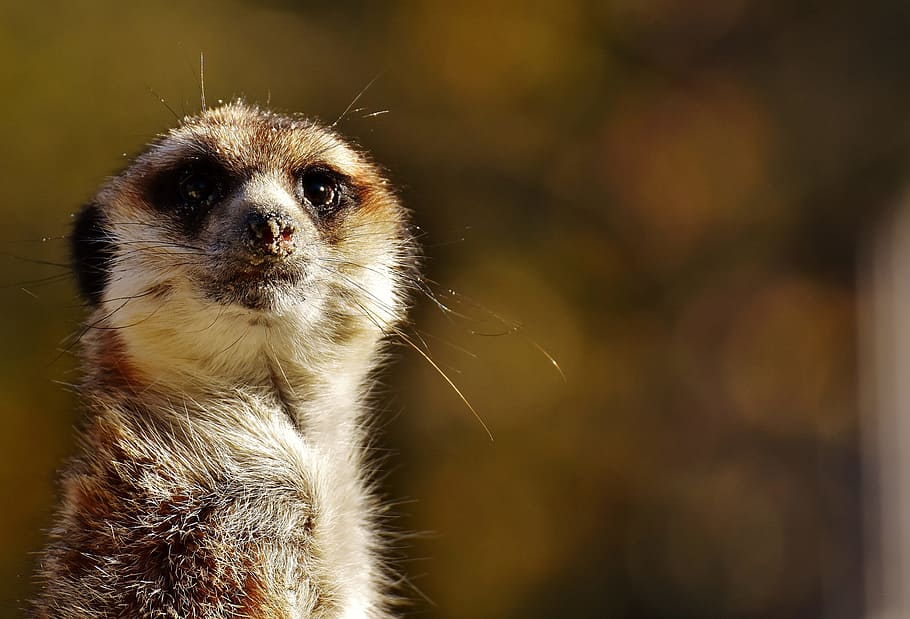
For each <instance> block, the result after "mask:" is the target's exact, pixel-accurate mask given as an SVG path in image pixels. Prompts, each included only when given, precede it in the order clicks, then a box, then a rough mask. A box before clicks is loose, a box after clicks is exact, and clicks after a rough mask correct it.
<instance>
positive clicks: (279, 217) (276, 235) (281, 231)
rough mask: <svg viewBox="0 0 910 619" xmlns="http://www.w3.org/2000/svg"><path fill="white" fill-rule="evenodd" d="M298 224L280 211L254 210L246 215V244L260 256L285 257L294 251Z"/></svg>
mask: <svg viewBox="0 0 910 619" xmlns="http://www.w3.org/2000/svg"><path fill="white" fill-rule="evenodd" d="M296 234H297V226H296V225H295V224H294V222H293V221H292V220H291V218H290V217H289V216H288V215H286V214H284V213H280V212H266V213H263V212H261V211H258V210H252V211H250V213H249V214H248V215H247V217H246V239H245V241H246V245H247V247H248V248H249V249H250V251H251V252H252V253H253V254H254V255H256V256H257V257H258V256H267V257H275V258H283V257H285V256H288V255H290V254H292V253H293V252H294V250H295V249H296V248H297V243H296V238H295V237H296Z"/></svg>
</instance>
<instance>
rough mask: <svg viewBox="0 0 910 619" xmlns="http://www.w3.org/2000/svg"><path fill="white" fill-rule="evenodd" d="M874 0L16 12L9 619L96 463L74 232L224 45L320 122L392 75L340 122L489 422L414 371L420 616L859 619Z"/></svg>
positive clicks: (405, 401) (4, 151) (877, 174)
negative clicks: (383, 175) (100, 188)
mask: <svg viewBox="0 0 910 619" xmlns="http://www.w3.org/2000/svg"><path fill="white" fill-rule="evenodd" d="M858 5H859V3H848V2H840V1H838V0H835V1H833V2H825V3H820V2H805V3H767V2H760V1H759V0H695V1H694V2H685V3H682V2H676V3H674V2H669V1H668V0H613V1H607V2H597V1H586V0H567V1H563V2H556V1H553V2H510V1H507V0H505V1H496V2H479V1H467V2H460V3H446V2H400V1H396V2H386V3H360V2H354V1H350V0H346V1H341V2H336V3H331V6H330V7H328V8H327V7H326V6H324V5H323V3H309V2H292V1H291V0H285V1H280V0H273V1H271V2H239V1H234V2H213V1H198V2H161V3H126V2H112V1H104V2H92V3H72V2H59V1H51V2H44V3H34V4H27V3H18V2H11V1H9V0H6V1H5V2H2V3H0V83H2V84H3V90H2V92H3V96H2V97H0V111H2V113H0V135H2V139H0V181H2V183H0V186H2V190H0V192H2V194H0V195H2V199H0V215H2V221H3V225H2V228H0V261H2V264H3V270H2V279H0V286H2V288H0V308H2V311H3V312H4V314H3V320H2V321H0V389H2V395H3V397H2V398H0V420H2V421H0V423H2V424H3V431H2V432H0V480H2V483H0V492H2V500H0V504H2V506H3V507H2V509H0V549H2V553H0V616H4V617H5V616H9V617H15V616H22V610H21V609H23V608H24V607H25V605H26V600H27V599H28V596H29V595H30V592H31V591H32V586H33V585H32V582H31V572H32V565H33V561H34V553H35V552H36V551H37V550H38V549H39V548H40V547H41V545H42V539H43V533H42V530H43V529H44V528H46V527H47V526H48V524H49V522H50V515H51V508H52V505H53V502H54V492H55V488H54V479H55V475H56V471H57V470H59V467H60V466H61V463H62V462H63V461H64V459H65V457H66V456H67V455H68V454H70V453H72V451H73V449H74V446H73V444H72V427H73V425H74V424H75V423H77V422H78V419H79V415H78V412H77V408H76V404H75V398H74V397H73V396H72V395H71V394H70V392H69V391H68V389H67V387H66V386H65V384H66V383H72V382H75V381H77V380H78V373H77V372H76V370H75V369H74V368H75V365H76V363H75V359H74V357H73V355H72V353H71V352H68V351H66V348H67V339H66V338H67V337H68V336H69V335H70V334H72V333H73V332H74V331H75V330H76V328H77V325H78V321H79V320H80V317H81V316H82V308H81V307H80V305H79V302H78V301H77V299H76V295H75V289H74V285H73V282H72V281H71V279H70V278H69V277H68V275H67V272H66V270H65V268H63V267H61V266H59V265H61V264H62V263H65V261H66V240H65V238H64V237H65V235H66V234H67V226H68V224H69V220H70V214H71V213H73V212H74V211H75V210H76V209H77V208H78V207H79V205H80V204H81V203H82V202H84V201H85V200H86V199H87V198H88V197H89V196H90V195H91V194H92V192H93V190H94V188H95V187H96V186H97V184H98V183H99V182H100V181H101V179H102V178H104V176H105V175H108V174H110V173H113V172H115V171H117V170H118V169H119V168H120V167H122V166H123V165H124V163H125V161H126V158H127V157H128V156H130V155H132V154H135V153H136V152H137V151H139V150H140V149H141V147H142V145H143V144H145V143H146V142H148V141H149V140H150V139H152V138H153V137H154V136H155V135H156V134H157V133H159V132H161V131H164V130H166V129H167V128H168V127H170V126H172V125H173V124H174V123H175V117H174V116H175V114H176V115H177V116H182V115H183V114H191V113H194V112H196V111H198V110H199V108H200V95H199V91H200V80H199V70H198V62H199V54H200V52H203V53H204V54H205V64H206V71H205V89H206V95H207V98H208V103H209V104H213V103H214V102H216V101H217V100H219V99H220V100H230V99H232V98H235V97H238V96H242V97H244V98H246V99H247V100H249V101H251V102H256V103H261V104H267V103H268V104H269V105H271V106H273V107H275V108H276V109H278V110H282V111H295V112H296V111H299V112H303V113H305V114H307V115H310V116H314V117H318V118H321V119H322V120H324V121H326V122H332V121H333V120H334V119H335V118H337V117H338V116H339V115H341V113H342V112H343V111H344V110H345V108H346V107H348V104H349V103H350V102H351V101H352V100H353V99H354V97H355V96H356V95H357V94H358V92H360V91H361V90H362V89H363V88H364V87H365V86H366V85H367V84H369V83H370V82H371V81H372V80H374V78H375V82H373V83H372V86H371V87H370V88H369V89H367V90H366V92H364V93H363V95H362V97H360V99H359V100H358V101H357V103H356V105H354V107H353V109H352V110H351V111H350V112H349V113H348V114H347V115H346V117H345V118H344V119H343V120H342V121H341V122H340V123H339V127H340V129H341V131H342V132H343V133H345V134H346V135H349V136H351V137H353V138H354V139H356V140H357V141H358V142H359V143H360V144H362V145H363V146H364V147H365V148H367V149H368V150H370V151H371V152H373V153H374V155H375V157H376V158H377V159H378V160H379V161H380V162H382V163H383V164H384V165H385V166H387V167H388V169H389V171H390V172H389V173H390V176H391V178H392V180H393V182H394V183H395V184H396V185H397V186H398V187H400V188H401V195H402V198H403V200H404V201H405V203H406V204H407V206H408V207H409V208H411V209H413V211H414V220H415V224H416V225H418V226H419V227H420V234H421V242H422V243H423V245H424V250H425V254H426V256H427V258H426V261H425V271H426V273H427V276H428V278H430V279H431V280H432V281H433V282H435V283H434V284H433V285H432V288H433V290H434V291H435V293H436V294H437V295H438V298H439V299H440V300H441V301H442V302H444V303H445V304H446V305H447V306H448V307H449V308H451V309H452V310H453V312H444V311H441V310H440V309H439V308H438V307H436V306H435V305H434V304H433V303H431V302H430V301H429V299H418V304H417V307H416V308H415V311H414V313H413V319H414V325H413V328H412V329H411V333H412V334H414V336H415V339H416V338H422V339H423V341H425V342H426V345H427V347H428V348H429V350H430V352H431V355H432V357H433V359H434V360H435V362H436V363H437V364H438V365H439V366H440V367H441V368H442V369H443V370H444V371H445V372H446V373H447V374H448V376H449V377H451V379H452V380H453V381H454V382H455V383H456V384H457V385H458V387H459V388H460V389H461V390H462V391H463V393H464V394H465V396H466V397H467V398H468V400H469V401H470V402H471V404H472V405H473V407H474V408H475V409H476V410H477V411H478V413H479V415H480V416H481V417H482V418H483V420H484V422H485V423H486V424H487V425H488V426H489V427H490V429H491V431H492V433H493V435H494V437H495V440H494V441H493V442H491V441H490V440H489V438H488V437H487V435H486V433H485V431H484V429H483V427H482V426H481V424H480V423H478V421H477V420H476V419H474V417H473V415H472V414H471V411H470V410H469V409H468V408H467V407H466V406H465V405H464V404H463V403H462V402H461V401H460V400H459V398H458V396H457V394H456V393H455V392H454V391H453V390H452V389H451V388H449V386H448V385H447V384H446V383H445V381H444V380H443V379H442V378H441V377H440V376H439V375H437V374H436V372H435V371H434V370H433V368H432V367H430V365H429V364H428V363H426V361H425V360H424V359H423V358H422V357H421V356H420V355H418V354H417V353H415V352H414V351H411V350H408V349H407V347H404V346H402V347H400V349H398V350H397V356H398V362H397V363H396V364H395V365H394V366H392V367H391V368H390V369H389V371H388V372H387V373H386V374H385V375H384V380H383V388H382V390H381V393H380V394H379V396H378V401H379V403H380V405H381V408H382V410H383V411H384V412H382V413H380V415H382V418H381V424H380V425H381V426H382V427H383V438H382V441H381V443H380V445H381V446H382V447H383V449H384V450H385V449H388V450H389V451H391V454H389V455H388V456H387V457H386V459H385V463H384V464H383V465H382V466H383V468H384V471H385V474H386V476H385V481H384V484H385V488H386V492H387V494H388V496H389V497H390V500H391V501H394V502H395V503H396V505H395V507H394V508H393V511H394V513H397V514H398V515H399V516H398V518H397V519H395V520H394V521H393V526H394V527H395V528H397V529H399V530H401V531H406V532H411V533H415V534H414V535H410V536H407V537H405V538H403V539H402V542H401V544H400V548H398V550H397V552H398V553H399V554H400V557H399V558H400V567H401V569H402V571H403V573H404V577H403V579H402V581H403V584H402V591H403V593H404V594H405V595H406V596H408V597H410V598H411V599H413V605H412V608H411V611H410V612H411V613H412V614H413V616H420V617H440V618H442V617H445V618H465V617H478V618H480V617H490V618H492V617H497V618H498V617H502V618H505V617H515V618H518V617H521V618H538V617H539V618H550V617H592V618H593V617H611V618H630V619H631V618H636V619H638V618H644V619H648V618H654V619H658V618H668V619H669V618H674V619H675V618H682V619H685V618H693V619H695V618H704V617H729V618H736V619H740V618H742V619H747V618H765V617H775V618H778V619H791V618H792V619H803V618H805V619H810V618H812V619H815V618H818V617H825V618H835V617H836V618H840V617H843V618H848V617H858V616H860V615H861V614H862V612H863V607H864V594H863V572H864V561H865V557H866V554H867V550H868V548H867V544H864V542H863V540H864V535H863V530H862V517H863V509H864V508H863V503H864V500H863V498H862V497H863V494H862V491H863V488H862V485H861V482H860V480H861V477H862V475H861V473H862V471H861V457H860V444H861V443H860V434H859V433H860V428H861V423H860V422H861V419H860V416H859V414H858V405H857V400H858V396H857V360H856V357H857V343H856V340H857V336H856V334H857V326H856V321H857V318H856V309H855V308H856V272H857V266H856V264H857V254H858V251H859V248H860V247H861V246H862V243H863V242H864V239H865V238H867V237H868V235H869V234H871V231H872V230H873V227H872V224H873V223H874V222H875V221H876V220H877V219H878V216H879V214H880V213H882V212H883V211H884V209H885V207H886V206H887V205H888V204H889V200H890V199H891V196H892V195H893V193H894V192H895V190H897V189H898V188H899V187H900V185H901V183H902V181H903V180H904V175H905V171H906V161H907V155H908V153H910V151H908V145H910V124H908V122H907V121H908V120H910V114H908V110H910V79H908V78H907V60H908V58H910V56H908V53H910V44H908V41H910V11H908V9H907V7H906V6H905V3H901V2H897V1H893V2H888V1H880V2H878V3H875V4H869V5H868V6H865V7H860V6H858ZM162 99H163V100H164V102H162V101H161V100H162ZM375 112H382V113H381V114H374V113H375ZM517 324H520V325H521V327H520V328H518V329H516V328H515V326H516V325H517ZM61 351H63V352H61ZM548 355H552V357H553V358H554V359H556V360H557V362H558V364H559V368H560V369H559V370H557V369H556V368H555V367H554V365H553V364H551V363H550V360H549V358H548ZM561 374H564V376H565V378H564V379H563V376H562V375H561Z"/></svg>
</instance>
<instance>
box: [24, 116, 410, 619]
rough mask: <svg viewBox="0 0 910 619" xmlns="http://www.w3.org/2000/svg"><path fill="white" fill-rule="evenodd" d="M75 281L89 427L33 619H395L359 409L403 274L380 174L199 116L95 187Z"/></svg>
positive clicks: (370, 166)
mask: <svg viewBox="0 0 910 619" xmlns="http://www.w3.org/2000/svg"><path fill="white" fill-rule="evenodd" d="M72 259H73V264H74V269H75V273H76V279H77V282H78V285H79V288H80V291H81V293H82V295H83V296H84V298H85V300H86V302H87V304H88V305H89V307H90V311H91V313H90V316H89V318H88V321H87V323H86V326H85V329H84V331H83V334H82V337H81V343H82V365H83V370H84V378H83V382H82V384H81V386H80V387H79V392H80V397H81V400H82V402H83V403H84V407H85V409H86V410H87V415H86V420H85V422H84V425H83V427H82V428H81V430H80V431H79V435H78V444H79V448H78V453H77V455H76V457H75V458H74V459H73V461H72V462H71V463H70V464H69V466H68V468H67V469H66V470H65V471H64V472H63V474H62V481H61V494H62V499H61V505H60V507H59V509H58V512H57V516H56V520H55V521H54V524H53V527H52V530H51V532H50V537H51V539H50V542H49V545H48V547H47V548H46V549H45V551H44V552H43V553H42V554H41V555H40V557H39V567H38V578H39V582H40V587H41V590H40V593H39V595H38V598H37V600H36V602H35V605H34V613H33V614H34V616H36V617H40V618H48V619H51V618H53V619H68V618H73V619H75V618H80V619H85V618H102V617H103V618H113V617H142V618H146V617H148V618H152V617H168V618H206V619H216V618H219V619H220V618H227V617H257V618H279V617H281V618H291V617H293V618H300V617H314V618H316V617H318V618H329V617H371V618H372V617H376V618H378V617H387V616H390V615H389V613H390V612H391V610H390V603H389V601H390V599H391V598H390V596H389V593H388V590H389V585H390V577H389V575H388V573H387V570H386V569H385V568H384V562H383V552H382V548H381V542H380V540H381V534H380V533H379V532H378V529H379V528H380V527H379V526H378V524H377V507H376V506H377V503H376V501H375V500H374V498H373V492H372V490H371V483H370V478H369V475H368V474H367V472H366V470H365V464H364V462H365V456H364V444H365V441H366V440H367V439H368V438H369V437H368V436H366V435H367V432H366V430H365V427H366V426H365V423H364V415H365V412H366V404H365V399H366V395H367V393H368V391H369V388H370V383H371V376H372V374H373V371H374V370H375V369H376V367H377V365H378V363H379V362H380V361H381V359H382V357H383V354H382V351H383V343H384V342H385V341H387V339H388V338H387V337H386V336H387V335H388V334H389V333H392V332H395V331H396V330H397V329H398V328H399V325H400V324H401V322H402V321H403V318H404V313H405V310H406V305H407V294H406V291H407V289H408V288H409V287H410V284H409V282H412V281H413V279H412V277H413V274H414V272H415V262H416V252H415V245H414V242H413V240H412V237H411V235H410V234H409V224H408V216H407V213H406V211H405V210H404V209H403V208H402V206H401V205H400V204H399V201H398V199H397V198H396V195H395V194H394V192H393V190H392V189H391V187H390V185H389V183H388V182H387V181H386V180H385V178H384V177H383V174H382V172H381V170H380V169H379V168H378V167H377V165H376V164H374V163H372V161H371V160H370V159H369V157H368V156H366V155H365V154H363V153H362V152H360V151H359V150H358V149H356V148H354V147H353V146H351V145H350V144H349V143H347V142H346V141H345V140H344V139H342V138H341V137H340V136H339V135H338V134H336V133H335V131H334V130H333V129H331V128H327V127H323V126H319V125H317V124H315V123H314V122H311V121H308V120H305V119H303V118H298V117H294V116H288V115H282V114H278V113H274V112H271V111H268V110H265V109H261V108H258V107H255V106H251V105H248V104H245V103H243V102H239V101H238V102H232V103H229V104H226V105H223V106H221V107H217V108H212V109H208V110H204V111H202V112H201V113H200V114H199V115H197V116H194V117H188V118H185V119H183V121H182V123H181V124H180V126H178V127H177V128H175V129H173V130H171V131H170V132H169V133H166V134H164V135H162V136H161V137H160V138H159V139H157V140H156V141H154V142H153V143H152V144H151V145H150V146H149V147H148V148H147V150H145V151H144V152H143V153H142V154H140V155H139V156H138V157H136V158H135V159H134V160H133V162H132V163H131V164H130V165H129V166H128V167H127V168H126V169H125V171H123V172H122V173H120V174H119V175H117V176H115V177H113V178H112V179H110V180H108V181H107V182H106V183H105V184H104V185H103V186H102V187H101V188H100V190H99V191H98V192H97V194H96V195H95V197H94V198H93V199H92V200H91V201H90V202H89V203H88V205H87V206H85V207H84V208H83V209H82V210H81V212H80V213H79V214H78V215H77V217H76V220H75V225H74V228H73V234H72Z"/></svg>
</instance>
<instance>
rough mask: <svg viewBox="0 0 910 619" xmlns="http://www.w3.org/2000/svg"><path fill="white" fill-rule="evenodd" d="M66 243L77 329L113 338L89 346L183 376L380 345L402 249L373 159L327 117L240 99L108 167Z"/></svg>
mask: <svg viewBox="0 0 910 619" xmlns="http://www.w3.org/2000/svg"><path fill="white" fill-rule="evenodd" d="M72 251H73V262H74V266H75V272H76V276H77V281H78V284H79V288H80V290H81V292H82V294H83V296H84V297H85V299H86V300H87V302H88V303H89V304H90V305H91V306H92V308H93V309H94V314H93V316H92V318H91V319H90V323H89V333H87V338H94V339H93V340H90V342H91V341H101V340H103V341H104V342H105V343H106V345H107V348H108V350H107V351H106V352H97V351H96V353H95V354H101V355H108V356H110V355H111V354H113V353H112V352H111V350H113V349H116V350H117V351H118V352H117V355H119V356H121V357H123V358H118V360H117V361H118V363H122V362H124V361H126V362H129V363H131V364H133V365H137V366H140V368H141V367H142V366H146V365H149V364H151V365H152V366H155V365H156V360H159V361H160V363H161V364H164V365H166V366H167V367H168V368H170V369H176V368H182V369H183V370H184V371H185V372H187V373H190V374H192V373H194V372H198V371H199V367H200V366H204V367H206V368H208V369H209V370H211V371H212V372H215V373H218V372H221V373H222V374H223V373H224V371H225V370H229V369H230V368H234V369H236V370H237V373H242V372H247V373H248V372H249V368H248V366H249V364H250V363H252V362H254V361H256V359H258V358H259V357H260V356H261V355H262V354H268V353H269V352H270V351H271V352H274V353H275V354H278V355H279V356H282V355H281V352H282V351H284V353H285V355H284V356H289V355H290V356H295V357H297V358H299V359H300V360H302V361H303V362H306V361H307V359H310V360H312V359H314V358H317V357H320V356H322V357H325V356H329V357H332V351H333V350H334V351H338V355H342V353H341V352H340V351H343V350H344V349H345V346H346V343H348V342H351V344H350V346H352V347H354V349H355V350H356V348H357V347H364V346H367V347H369V342H373V343H374V344H375V342H376V341H377V340H378V339H379V338H380V337H381V335H382V333H383V332H384V331H385V330H386V329H387V328H390V327H392V326H393V325H394V324H395V323H396V322H397V321H399V320H400V318H401V314H402V313H403V301H402V297H403V294H402V291H403V289H404V287H405V278H406V272H407V270H408V269H409V268H410V263H411V262H412V252H411V243H410V241H409V237H408V233H407V228H406V216H405V212H404V210H403V209H402V208H401V206H400V205H399V203H398V201H397V199H396V198H395V196H394V194H393V193H392V191H391V190H390V188H389V186H388V184H387V182H386V181H385V179H384V178H383V177H382V175H381V173H380V171H379V170H378V169H377V167H376V166H375V165H374V164H372V163H371V162H370V161H369V160H368V159H367V158H366V157H365V156H364V155H363V154H361V153H360V152H358V151H357V150H355V149H354V148H352V147H351V146H349V145H348V144H347V143H346V142H345V141H343V140H342V139H341V138H340V137H339V136H337V135H336V134H335V133H334V132H333V131H331V130H329V129H326V128H322V127H320V126H318V125H316V124H314V123H312V122H310V121H307V120H303V119H299V118H295V117H290V116H285V115H280V114H275V113H272V112H269V111H266V110H262V109H259V108H256V107H251V106H247V105H245V104H242V103H239V102H238V103H231V104H228V105H225V106H222V107H219V108H216V109H210V110H207V111H204V112H203V113H201V114H200V115H198V116H195V117H192V118H187V119H185V120H184V122H183V123H182V125H181V126H179V127H177V128H176V129H173V130H172V131H170V132H169V133H167V134H165V135H163V136H162V137H160V138H159V139H158V140H157V141H155V142H154V143H153V144H151V145H150V146H149V147H148V149H147V150H146V151H145V152H144V153H142V154H141V155H139V156H138V157H137V158H136V159H135V160H134V162H133V163H132V164H131V165H130V166H129V167H128V168H127V169H126V170H124V171H123V172H122V173H120V174H119V175H117V176H116V177H114V178H112V179H111V180H110V181H108V182H107V183H106V184H105V185H104V186H103V187H102V188H101V189H100V190H99V192H98V193H97V194H96V196H95V198H94V199H93V200H92V201H91V202H90V203H89V204H88V205H87V206H86V207H84V208H83V210H82V211H81V212H80V214H79V215H78V217H77V220H76V223H75V227H74V233H73V238H72ZM93 328H95V329H93ZM93 330H94V331H100V332H101V333H99V334H97V335H93V334H92V333H91V332H92V331H93ZM104 333H107V335H105V334H104ZM97 347H98V345H97V344H96V348H97ZM327 347H328V348H329V350H328V352H326V348H327ZM342 356H343V355H342ZM137 360H138V361H137ZM335 361H336V362H337V359H336V360H335ZM230 373H231V372H228V374H230Z"/></svg>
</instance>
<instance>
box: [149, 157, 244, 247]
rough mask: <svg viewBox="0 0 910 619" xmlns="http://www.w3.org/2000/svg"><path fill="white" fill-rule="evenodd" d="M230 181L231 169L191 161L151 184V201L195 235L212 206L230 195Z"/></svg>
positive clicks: (199, 159) (205, 160)
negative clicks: (229, 171)
mask: <svg viewBox="0 0 910 619" xmlns="http://www.w3.org/2000/svg"><path fill="white" fill-rule="evenodd" d="M230 180H231V177H230V175H229V174H228V172H227V170H225V169H224V168H223V167H222V166H221V165H220V164H219V163H218V162H216V161H214V160H213V159H210V158H208V157H205V156H200V157H192V158H187V159H186V160H184V161H182V162H180V163H177V164H175V165H173V166H171V167H170V168H168V169H166V170H163V171H161V172H159V173H158V174H156V175H155V177H154V178H153V179H152V180H151V182H150V183H149V184H148V191H147V200H148V202H149V203H150V204H151V206H153V207H154V208H155V209H157V210H159V211H161V212H162V213H163V214H166V215H172V216H174V217H176V218H177V219H178V220H179V223H180V224H181V225H182V226H183V227H184V228H185V229H186V230H187V231H188V232H192V231H194V230H196V229H197V228H198V226H199V224H200V223H201V221H202V220H203V218H204V217H205V215H206V214H207V213H208V212H209V210H210V209H211V207H212V206H214V205H215V203H217V202H218V201H219V200H220V199H222V198H223V197H224V196H226V195H227V194H228V192H229V191H230V189H231V187H230V185H231V183H230Z"/></svg>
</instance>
